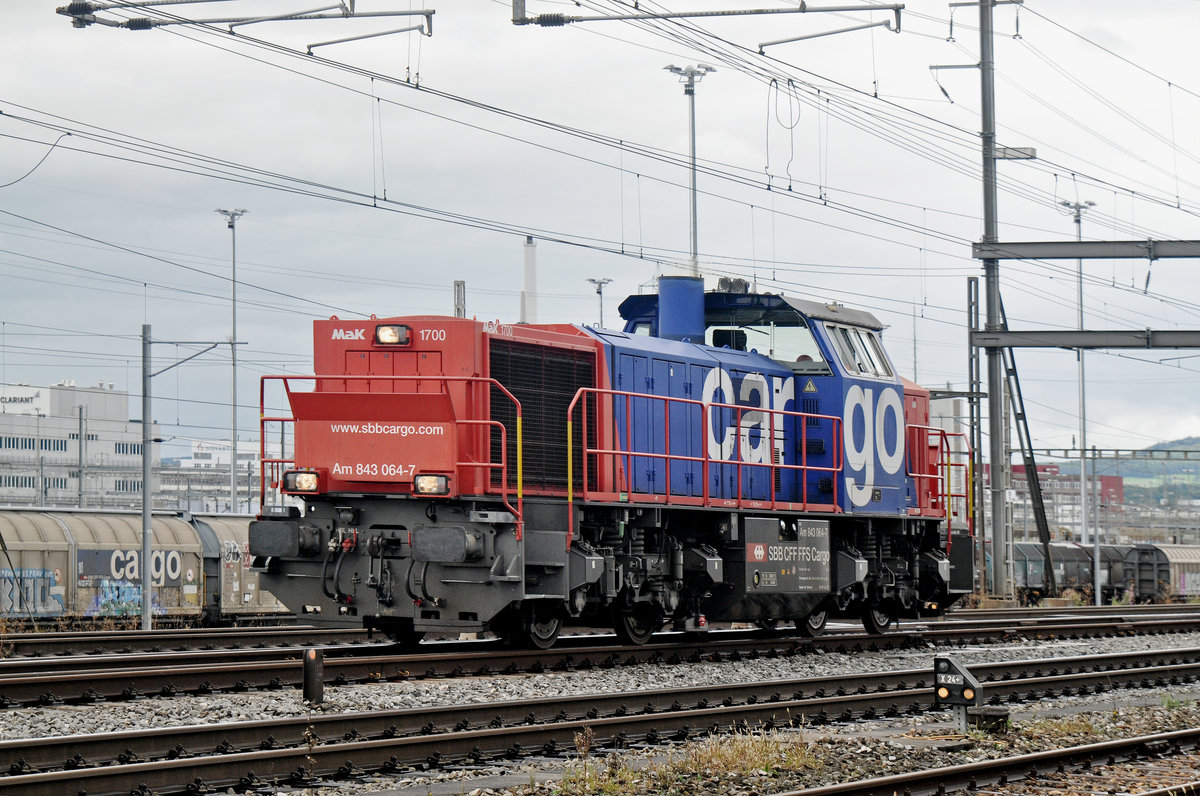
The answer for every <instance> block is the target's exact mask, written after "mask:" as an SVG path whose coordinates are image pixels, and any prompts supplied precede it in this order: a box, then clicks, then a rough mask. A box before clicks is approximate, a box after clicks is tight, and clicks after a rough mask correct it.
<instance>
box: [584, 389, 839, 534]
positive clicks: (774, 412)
mask: <svg viewBox="0 0 1200 796" xmlns="http://www.w3.org/2000/svg"><path fill="white" fill-rule="evenodd" d="M589 395H591V396H596V397H597V399H599V398H601V397H605V396H607V397H610V398H614V399H617V398H623V399H624V402H625V418H626V421H625V433H624V435H623V436H624V440H623V443H624V447H623V448H621V447H617V448H608V447H604V446H601V445H599V444H598V445H597V446H595V447H592V446H589V445H588V443H587V440H588V434H587V432H588V429H587V418H588V411H587V409H588V396H589ZM635 399H643V400H647V401H658V402H660V403H661V404H662V407H663V445H664V450H665V451H666V452H665V453H656V452H653V451H638V450H635V449H634V447H633V439H632V434H633V423H632V422H631V421H632V417H633V401H634V400H635ZM673 406H695V407H698V408H699V409H700V413H701V419H702V424H701V429H700V438H699V440H698V442H699V448H700V450H702V451H703V452H704V454H703V455H702V456H688V455H684V454H673V453H670V450H671V426H672V424H671V408H672V407H673ZM577 407H578V408H579V409H580V410H581V412H582V415H583V427H582V431H583V442H582V446H581V454H582V458H583V461H582V462H581V465H580V483H581V486H582V490H581V491H582V493H583V495H584V496H585V497H586V496H594V495H597V494H603V493H597V492H596V491H594V490H593V489H591V487H590V484H591V478H590V477H589V473H588V459H589V458H590V457H593V456H595V457H596V458H597V460H599V459H600V457H609V458H611V459H612V460H613V462H614V465H615V464H622V463H623V465H624V471H623V472H619V473H616V474H614V477H615V478H616V479H618V481H620V482H621V483H620V486H624V487H625V489H623V490H619V491H620V493H621V494H623V495H626V499H627V500H629V501H630V502H638V501H637V496H638V495H640V494H644V495H654V496H655V497H654V499H653V500H652V501H650V502H663V503H667V504H672V503H677V504H686V503H690V502H694V500H695V499H694V498H691V497H690V496H685V495H678V494H675V493H673V492H672V491H671V464H672V462H679V463H689V462H690V463H697V464H699V465H700V468H701V476H702V479H703V487H702V490H701V497H700V505H705V506H707V505H711V501H712V500H714V498H713V497H712V495H711V494H710V492H709V480H710V479H709V467H710V465H714V464H715V465H718V466H720V465H728V466H733V467H737V485H736V490H735V495H736V497H734V498H716V499H717V500H721V501H722V503H721V505H723V506H729V507H738V508H741V507H744V506H751V507H754V508H764V507H765V508H770V509H779V508H788V509H791V508H796V509H798V510H806V509H809V508H811V507H813V506H818V505H819V506H820V507H821V508H827V509H828V510H829V511H831V512H840V511H841V506H840V504H839V501H838V498H837V495H838V486H837V484H838V479H837V478H836V477H834V478H833V483H834V488H833V502H832V503H830V504H824V503H822V504H811V503H809V500H808V479H807V478H801V479H800V481H801V484H802V487H801V489H802V493H801V498H802V499H801V501H800V502H799V503H796V502H794V501H780V500H778V495H777V494H776V491H775V474H776V473H777V472H779V471H782V470H795V471H799V472H802V473H805V474H807V473H808V472H810V471H821V472H828V473H830V474H833V475H836V474H837V473H840V472H841V471H842V468H843V461H842V455H843V454H842V447H841V445H838V444H836V441H837V440H839V439H841V432H840V428H841V425H842V418H840V417H838V416H836V415H821V414H814V413H808V412H794V411H788V410H783V409H763V408H761V407H756V406H741V405H739V404H728V403H719V402H713V401H698V400H695V399H692V398H676V397H670V396H663V395H648V394H645V393H638V392H633V391H630V390H609V389H600V388H595V387H583V388H580V389H579V390H578V391H577V392H576V393H575V397H574V398H573V399H572V400H571V403H570V405H569V406H568V407H567V439H568V453H567V518H568V531H567V543H568V545H569V544H570V540H571V538H572V533H573V531H574V527H575V525H574V519H575V507H574V502H575V494H574V483H575V482H574V476H575V474H574V467H573V455H572V452H573V448H572V447H571V445H572V431H573V422H572V418H573V417H574V415H575V410H576V408H577ZM714 409H717V410H730V411H732V412H733V413H734V415H735V417H734V423H733V426H732V428H733V431H734V440H733V451H732V452H731V454H730V455H731V457H732V458H729V459H723V458H714V457H712V456H710V455H709V453H708V442H709V440H708V436H707V431H708V429H709V428H711V426H712V411H713V410H714ZM747 412H760V413H763V414H764V415H766V417H767V432H766V434H765V435H764V444H766V445H767V446H768V451H767V452H766V453H765V455H764V461H744V460H743V458H742V456H741V447H742V434H741V431H740V429H741V424H742V417H743V415H745V414H746V413H747ZM614 417H615V416H614ZM784 417H795V418H799V419H800V421H801V422H800V423H799V426H800V429H801V434H800V456H801V461H800V463H799V464H784V463H782V462H778V461H776V460H775V443H776V430H777V419H778V418H784ZM814 418H815V419H820V420H828V421H830V423H831V424H832V439H833V440H834V441H835V444H833V445H831V448H832V455H833V462H832V464H830V465H810V464H809V463H808V422H807V421H808V420H809V419H814ZM635 459H661V460H663V461H664V462H665V464H664V476H665V481H666V483H665V484H664V486H663V493H662V496H661V501H659V499H658V495H657V493H654V492H644V493H642V492H637V491H635V490H634V489H633V483H632V479H631V478H630V473H631V471H632V470H633V462H634V460H635ZM743 467H763V468H767V469H768V470H769V471H770V473H771V477H770V478H769V479H768V483H769V497H768V499H767V500H765V501H764V500H759V499H755V498H745V497H743V495H742V468H743Z"/></svg>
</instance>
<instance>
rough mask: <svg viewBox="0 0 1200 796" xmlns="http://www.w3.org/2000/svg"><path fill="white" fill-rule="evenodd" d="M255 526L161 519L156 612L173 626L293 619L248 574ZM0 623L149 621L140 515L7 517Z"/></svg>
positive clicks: (0, 562) (20, 512) (1, 528)
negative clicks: (250, 535) (250, 529)
mask: <svg viewBox="0 0 1200 796" xmlns="http://www.w3.org/2000/svg"><path fill="white" fill-rule="evenodd" d="M249 521H250V518H249V517H238V516H233V515H228V516H220V515H212V516H198V515H194V514H189V513H163V512H155V513H154V514H153V516H152V522H151V531H152V534H153V542H152V547H153V551H154V552H153V555H152V556H151V560H150V568H149V575H150V582H151V606H152V612H153V613H154V615H155V616H158V617H162V618H164V619H166V620H169V621H170V622H171V623H172V624H191V623H196V624H204V625H220V624H230V623H234V622H243V621H256V620H267V619H270V620H278V619H281V618H286V617H288V616H290V613H289V612H288V610H287V608H285V607H284V606H283V604H282V603H280V602H279V601H278V600H276V599H275V597H274V596H273V595H271V594H270V593H269V592H266V591H264V590H263V589H261V588H260V587H259V582H258V581H259V578H258V574H257V573H255V572H253V571H251V570H250V569H249V568H248V564H249V559H248V556H247V551H246V538H247V526H248V524H249ZM0 540H2V541H3V548H4V549H3V551H0V619H4V620H15V621H20V620H25V621H28V620H29V619H31V618H32V619H34V620H48V621H55V622H62V623H67V624H75V623H80V624H87V623H90V622H96V621H99V620H104V619H112V618H117V617H133V616H139V615H140V614H141V612H142V561H141V558H142V516H141V514H140V513H138V512H119V511H84V510H68V511H60V510H51V509H32V508H30V509H0Z"/></svg>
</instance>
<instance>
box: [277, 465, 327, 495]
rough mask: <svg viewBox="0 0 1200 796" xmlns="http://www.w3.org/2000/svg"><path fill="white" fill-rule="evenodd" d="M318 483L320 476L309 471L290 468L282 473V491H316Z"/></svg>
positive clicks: (319, 483) (319, 482)
mask: <svg viewBox="0 0 1200 796" xmlns="http://www.w3.org/2000/svg"><path fill="white" fill-rule="evenodd" d="M320 485H321V479H320V477H319V476H318V475H317V474H316V473H314V472H311V471H307V470H291V471H289V472H286V473H284V474H283V491H284V492H316V491H317V489H318V488H319V487H320Z"/></svg>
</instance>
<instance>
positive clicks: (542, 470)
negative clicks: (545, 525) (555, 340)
mask: <svg viewBox="0 0 1200 796" xmlns="http://www.w3.org/2000/svg"><path fill="white" fill-rule="evenodd" d="M489 368H490V371H489V372H490V375H491V377H492V378H493V379H495V380H496V381H498V382H500V383H501V384H503V385H504V386H505V387H506V388H507V389H508V391H509V392H511V393H512V394H513V395H514V396H516V398H517V400H518V401H520V402H521V413H522V416H523V418H524V422H523V426H524V428H523V439H524V459H523V461H524V470H525V477H524V482H525V486H527V487H529V488H533V489H537V488H543V489H553V488H559V489H566V486H567V407H568V406H569V405H570V403H571V400H572V399H573V398H574V397H575V393H576V392H577V391H578V390H579V389H580V388H581V387H594V386H595V385H596V363H595V355H594V354H593V353H592V352H589V351H571V350H564V349H558V348H550V347H547V346H539V345H534V344H531V343H521V342H516V341H512V340H505V339H501V338H498V337H493V338H491V342H490V344H489ZM592 403H593V404H594V402H592ZM491 412H492V419H493V420H499V421H500V422H501V423H503V424H504V427H505V429H507V431H508V451H507V457H508V462H509V467H508V475H509V486H510V487H515V486H516V483H517V467H516V465H517V444H516V438H517V430H516V429H517V425H516V411H515V407H514V406H513V404H512V401H510V400H509V399H508V398H507V396H505V395H504V394H503V393H502V392H500V391H499V390H498V389H496V388H495V387H493V388H492V396H491ZM589 414H592V415H593V416H592V417H589V418H588V423H587V426H588V437H589V444H594V442H593V441H594V440H595V428H596V423H595V418H594V412H592V411H591V408H590V407H589ZM574 420H575V425H574V433H573V435H572V436H573V437H574V439H572V440H571V446H572V448H574V457H575V477H574V479H573V480H574V482H575V486H576V487H577V488H578V487H580V486H581V485H582V476H581V473H580V466H579V463H580V461H581V460H582V444H583V431H582V428H581V425H582V424H581V422H580V420H581V418H579V417H576V418H574ZM499 460H500V433H499V431H496V432H493V434H492V461H499ZM499 484H500V474H499V472H497V473H496V474H495V477H494V478H493V481H492V485H493V486H499Z"/></svg>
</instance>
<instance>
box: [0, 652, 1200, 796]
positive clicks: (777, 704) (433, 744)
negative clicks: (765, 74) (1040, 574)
mask: <svg viewBox="0 0 1200 796" xmlns="http://www.w3.org/2000/svg"><path fill="white" fill-rule="evenodd" d="M972 671H973V672H974V673H975V675H976V676H977V677H978V678H979V679H980V680H981V681H983V682H984V683H985V686H984V693H985V695H987V696H989V697H991V698H993V701H1000V702H1017V701H1023V700H1027V699H1044V698H1048V697H1053V696H1058V695H1072V694H1080V693H1090V692H1095V693H1101V692H1105V691H1108V690H1110V689H1113V688H1118V687H1139V686H1140V687H1150V686H1154V685H1158V684H1162V683H1168V682H1191V681H1195V680H1198V679H1200V649H1186V650H1166V651H1161V652H1154V653H1148V652H1146V651H1139V652H1136V653H1122V654H1117V655H1105V656H1093V657H1086V656H1085V657H1074V658H1062V659H1056V660H1036V661H1014V662H1005V663H993V664H985V665H977V666H975V667H972ZM931 687H932V671H931V670H928V669H926V670H908V671H899V672H881V673H868V674H857V675H848V676H842V677H837V678H829V677H822V678H809V679H797V680H773V681H768V682H758V683H740V684H733V685H716V686H709V687H705V688H695V687H686V688H680V689H661V690H657V691H637V692H627V693H617V694H606V695H595V694H589V695H584V696H579V697H569V698H562V697H559V698H554V699H543V700H536V701H523V702H508V703H490V704H479V705H469V706H455V707H443V708H434V709H430V708H421V709H414V710H400V711H390V712H370V713H355V714H330V715H325V714H321V713H319V712H314V714H313V715H311V716H304V717H290V718H285V719H277V720H269V721H256V722H241V723H230V724H217V725H208V726H199V727H186V728H172V729H171V730H170V731H169V732H164V731H162V730H161V729H156V730H148V731H139V732H126V733H112V734H106V735H102V736H70V737H57V738H42V739H35V740H20V741H5V742H0V760H7V761H14V762H13V763H12V768H10V770H9V776H6V777H0V794H7V793H14V794H17V793H20V794H29V796H39V794H58V793H65V792H77V791H79V790H81V789H84V788H82V785H83V784H84V783H86V788H85V789H86V791H87V793H89V794H93V795H95V794H104V793H112V794H117V793H121V794H125V793H130V792H137V789H138V788H139V787H142V786H146V787H148V788H150V789H151V790H153V791H155V792H162V793H170V792H182V791H184V790H185V789H187V788H189V787H191V788H193V789H195V788H197V787H199V786H201V785H202V786H204V787H210V788H214V787H225V786H228V785H239V784H240V785H247V784H254V783H257V782H262V783H265V782H283V783H289V784H293V785H303V784H311V783H313V782H315V781H316V780H318V779H321V778H326V777H343V778H344V777H347V776H350V775H352V774H354V773H355V772H365V771H383V772H389V771H392V772H395V771H402V770H409V769H414V768H429V767H436V766H439V765H445V764H450V763H461V762H466V763H477V762H483V761H487V760H493V759H500V758H516V757H521V756H524V755H528V754H531V753H532V754H562V753H565V752H568V751H570V750H572V749H573V748H574V746H573V744H574V737H575V733H577V732H584V731H585V730H588V731H590V733H592V734H594V738H595V741H594V745H595V746H596V747H604V746H607V747H614V748H621V747H627V746H630V745H633V744H656V743H661V742H664V741H668V740H685V739H688V738H692V737H697V736H701V735H707V734H710V733H716V732H722V731H727V730H730V729H737V728H741V729H748V728H762V729H772V728H780V727H787V726H801V725H812V724H820V723H824V722H830V721H848V720H851V719H855V718H872V717H879V716H882V715H900V714H904V713H913V714H915V713H920V712H922V711H925V710H927V709H929V707H930V704H931V702H932V698H931V694H930V689H931ZM48 769H50V770H48ZM1026 770H1027V769H1026ZM997 771H1001V769H997ZM998 776H999V775H997V781H999V779H998ZM981 781H983V780H982V779H979V778H978V777H977V782H981ZM934 787H935V788H936V785H935V786H934ZM836 792H850V791H829V793H831V794H832V793H836ZM853 792H855V793H858V792H860V791H853ZM861 792H867V791H861ZM872 792H873V791H872ZM879 792H880V793H882V792H883V791H879ZM887 792H888V793H891V792H892V791H887ZM897 792H902V790H900V791H897ZM914 792H916V791H914Z"/></svg>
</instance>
